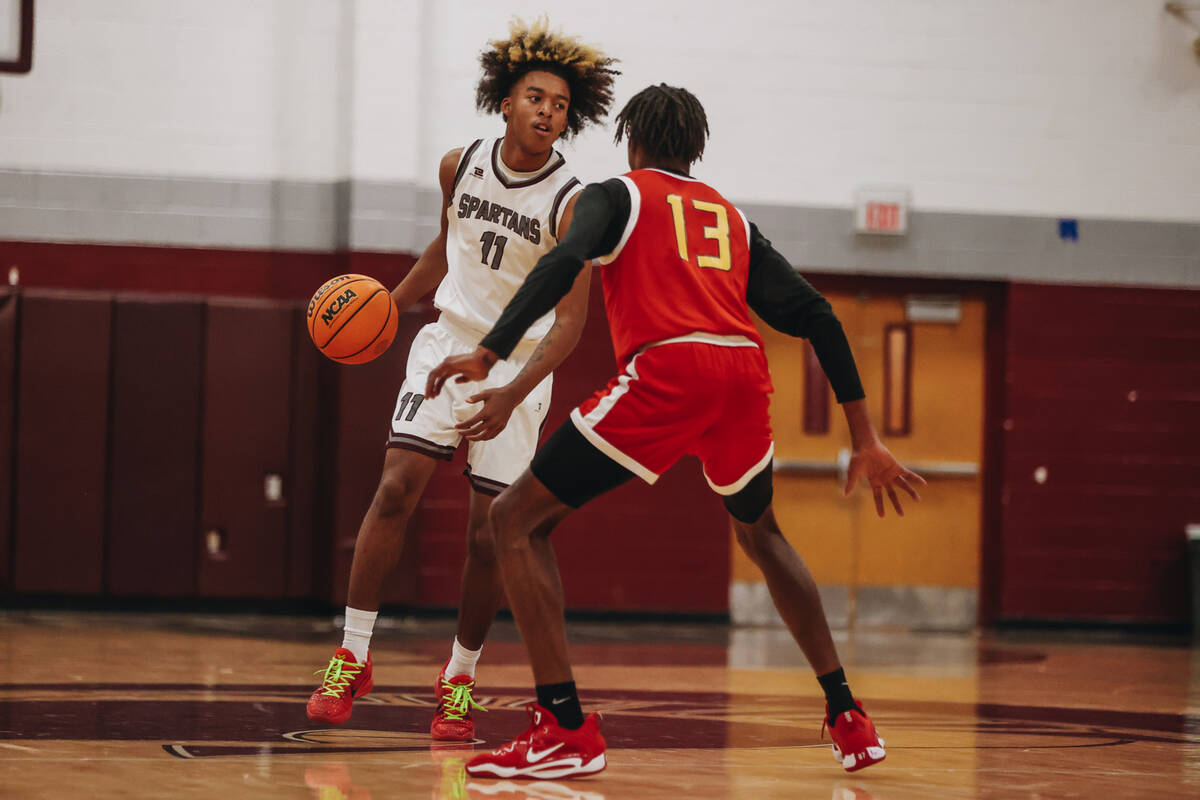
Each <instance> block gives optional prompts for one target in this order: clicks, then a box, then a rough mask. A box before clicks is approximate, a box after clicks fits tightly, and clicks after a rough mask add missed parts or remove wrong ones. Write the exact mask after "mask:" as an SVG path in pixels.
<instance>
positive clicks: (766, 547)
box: [733, 513, 783, 565]
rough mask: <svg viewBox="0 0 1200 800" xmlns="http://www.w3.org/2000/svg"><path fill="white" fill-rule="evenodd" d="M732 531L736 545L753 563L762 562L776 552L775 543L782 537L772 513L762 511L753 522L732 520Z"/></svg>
mask: <svg viewBox="0 0 1200 800" xmlns="http://www.w3.org/2000/svg"><path fill="white" fill-rule="evenodd" d="M733 528H734V532H735V533H736V535H737V542H738V546H740V547H741V548H742V552H744V553H745V554H746V556H747V557H748V558H749V559H750V560H751V561H753V562H754V563H755V564H760V565H761V564H762V563H763V561H764V559H768V558H770V557H771V554H772V553H775V552H777V548H776V545H778V544H779V543H780V541H781V540H782V539H783V532H782V531H780V530H779V526H778V525H777V524H776V523H775V516H774V515H773V514H766V513H763V514H761V515H760V516H759V518H758V519H757V520H755V521H754V522H741V521H739V520H737V519H734V521H733Z"/></svg>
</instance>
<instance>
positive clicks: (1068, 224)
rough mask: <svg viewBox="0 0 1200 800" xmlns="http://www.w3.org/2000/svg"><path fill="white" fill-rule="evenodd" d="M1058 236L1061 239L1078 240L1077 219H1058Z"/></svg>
mask: <svg viewBox="0 0 1200 800" xmlns="http://www.w3.org/2000/svg"><path fill="white" fill-rule="evenodd" d="M1058 238H1060V239H1062V240H1063V241H1067V240H1070V241H1072V242H1078V241H1079V220H1075V219H1060V220H1059V221H1058Z"/></svg>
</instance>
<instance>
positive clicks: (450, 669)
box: [446, 636, 483, 678]
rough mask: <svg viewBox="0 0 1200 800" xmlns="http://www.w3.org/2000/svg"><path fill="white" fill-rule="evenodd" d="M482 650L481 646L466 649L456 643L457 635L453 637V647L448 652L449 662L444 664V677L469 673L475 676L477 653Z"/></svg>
mask: <svg viewBox="0 0 1200 800" xmlns="http://www.w3.org/2000/svg"><path fill="white" fill-rule="evenodd" d="M482 652H483V648H482V647H480V648H479V649H478V650H468V649H467V648H465V647H463V646H462V645H461V644H459V643H458V637H457V636H455V637H454V649H453V650H452V651H451V653H450V663H449V664H447V665H446V677H447V678H453V677H456V676H458V675H470V676H471V677H472V678H474V677H475V662H476V661H478V660H479V654H480V653H482Z"/></svg>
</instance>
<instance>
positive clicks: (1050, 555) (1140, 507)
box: [999, 284, 1200, 622]
mask: <svg viewBox="0 0 1200 800" xmlns="http://www.w3.org/2000/svg"><path fill="white" fill-rule="evenodd" d="M1005 358H1006V362H1007V374H1006V376H1005V377H1006V381H1005V386H1006V392H1005V394H1006V397H1005V406H1006V409H1005V420H1006V421H1005V423H1004V429H1005V432H1004V442H1003V462H1004V466H1003V481H1002V483H1003V488H1002V497H1001V501H1002V506H1003V522H1002V542H1001V555H1000V558H1001V561H1002V577H1001V583H1002V587H1003V588H1002V591H1001V609H1000V614H999V616H1000V618H1001V619H1069V620H1104V621H1141V622H1181V621H1186V620H1187V619H1188V616H1189V600H1188V593H1187V592H1188V575H1187V561H1186V558H1187V551H1186V546H1185V542H1184V526H1185V525H1186V524H1187V523H1195V522H1200V292H1196V291H1171V290H1156V289H1133V288H1120V287H1112V288H1100V287H1076V286H1046V285H1036V284H1013V285H1012V286H1011V289H1010V293H1009V303H1008V315H1007V334H1006V354H1005ZM1039 467H1043V468H1045V470H1046V473H1045V482H1044V483H1039V482H1037V480H1036V479H1035V472H1036V470H1038V468H1039Z"/></svg>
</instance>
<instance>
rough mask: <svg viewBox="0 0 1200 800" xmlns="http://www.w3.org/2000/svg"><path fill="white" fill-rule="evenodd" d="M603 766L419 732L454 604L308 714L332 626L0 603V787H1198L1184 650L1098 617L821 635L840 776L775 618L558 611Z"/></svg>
mask: <svg viewBox="0 0 1200 800" xmlns="http://www.w3.org/2000/svg"><path fill="white" fill-rule="evenodd" d="M570 630H571V637H572V648H573V649H572V654H573V658H574V660H575V664H576V678H577V681H578V683H579V685H580V688H581V695H582V697H583V700H584V708H585V710H600V711H602V712H603V713H604V719H605V721H604V725H603V731H604V733H605V736H606V738H607V739H608V743H609V751H608V752H609V768H608V769H607V770H606V771H605V772H603V773H601V774H600V775H597V776H594V777H592V778H589V779H586V780H578V781H560V782H515V781H495V780H473V779H467V778H466V776H465V774H464V773H463V771H462V766H463V763H464V760H465V759H466V758H468V757H469V756H470V754H471V752H472V750H471V748H470V747H461V746H458V747H447V748H445V749H432V748H431V747H430V742H429V740H428V736H427V732H428V726H429V718H430V712H431V701H432V683H433V679H434V678H435V677H436V675H437V672H438V670H439V668H440V666H441V664H442V662H443V661H444V659H445V657H446V655H447V654H448V651H449V647H450V642H451V638H452V636H453V623H452V621H449V620H435V621H399V622H390V623H389V622H388V621H386V620H385V621H384V622H382V623H381V626H380V628H379V629H378V632H377V635H376V639H375V648H374V651H373V652H374V653H375V680H376V688H375V691H374V692H373V693H372V694H371V695H370V696H369V697H367V698H364V699H363V700H361V701H359V702H358V703H357V704H356V706H355V711H354V716H353V717H352V718H351V720H350V722H348V723H347V724H346V725H345V726H342V727H340V728H337V729H333V730H328V729H325V730H320V729H317V727H318V726H314V725H312V724H310V723H309V722H308V720H307V719H306V718H305V716H304V702H305V700H306V698H307V696H308V694H309V692H310V691H311V690H312V688H313V687H314V686H315V685H316V684H315V682H316V678H315V676H313V674H312V673H313V671H314V670H316V669H318V668H319V667H322V666H323V665H324V662H325V661H326V660H327V659H328V657H329V655H330V654H331V652H332V650H333V648H334V647H335V646H336V644H337V643H338V642H339V641H340V634H339V633H337V632H335V629H334V627H333V624H332V622H331V621H330V620H329V619H325V618H322V619H313V618H282V617H251V616H246V615H232V614H231V615H227V616H219V617H218V616H202V615H183V614H161V615H137V614H77V613H74V614H68V613H50V612H27V611H22V612H16V611H12V612H6V613H0V642H2V643H3V650H2V651H0V652H2V653H3V656H2V657H0V658H2V661H0V663H2V664H3V666H4V673H3V682H2V683H0V787H2V788H0V796H3V797H5V798H43V797H45V798H49V797H54V798H58V797H72V798H74V797H122V798H136V797H156V798H157V797H167V798H171V799H172V800H183V799H184V798H193V797H194V798H201V797H204V798H211V797H222V798H232V797H238V798H240V797H270V798H273V797H289V798H315V799H316V800H336V799H340V798H352V799H353V800H367V799H368V798H376V799H377V800H379V799H381V798H395V797H422V798H433V800H465V799H466V798H470V799H471V800H482V799H484V798H490V799H492V800H526V798H529V799H530V800H533V799H534V798H537V799H538V800H543V799H548V798H556V799H557V800H571V799H572V798H574V799H575V800H641V798H809V797H811V798H833V800H867V799H868V798H878V799H879V800H884V799H885V798H886V799H888V800H896V799H898V798H972V797H988V798H993V797H994V798H1002V797H1042V798H1052V797H1103V798H1118V797H1119V798H1130V797H1157V798H1163V797H1184V796H1191V797H1196V796H1200V747H1198V745H1200V657H1198V654H1200V650H1194V649H1192V647H1191V641H1190V640H1186V639H1179V638H1175V639H1150V638H1145V637H1143V638H1142V639H1140V640H1130V639H1129V638H1128V637H1117V636H1115V635H1113V634H1102V633H1101V634H1063V633H1053V634H1030V633H1020V634H1017V633H1009V634H1000V635H983V636H978V635H969V636H948V635H931V634H912V633H906V632H885V633H861V632H860V633H857V634H853V635H840V636H839V637H838V646H839V649H840V651H841V654H842V659H843V662H844V663H845V664H846V668H847V672H848V673H849V675H850V679H851V683H852V685H853V686H854V687H855V689H856V692H857V693H858V695H859V696H860V697H861V698H863V700H864V702H865V704H866V706H867V709H868V711H870V712H871V713H872V715H873V716H874V718H875V720H876V722H877V725H878V727H879V729H880V733H881V735H883V736H884V738H885V739H886V740H887V749H888V757H887V760H886V761H885V762H884V763H882V764H879V765H876V766H874V767H871V768H869V769H867V770H865V771H863V772H859V773H856V774H854V775H848V774H846V773H845V772H843V771H842V769H841V768H840V767H839V766H838V765H837V764H836V763H835V762H834V760H833V758H832V756H831V755H830V751H829V744H828V741H825V742H822V739H821V724H820V715H821V709H822V702H821V700H820V693H819V690H818V687H817V684H816V681H814V680H813V678H812V676H811V674H810V673H809V671H808V667H807V666H806V664H805V663H804V661H803V659H802V657H801V656H800V655H799V653H798V651H797V650H796V648H795V646H794V645H792V644H791V641H790V639H788V638H787V636H786V634H782V633H779V632H775V631H767V630H733V629H729V628H726V627H723V626H699V625H662V624H654V625H652V624H635V625H625V624H622V625H617V624H599V623H576V624H572V625H571V626H570ZM478 678H479V681H480V684H479V690H478V694H479V696H480V699H482V700H483V701H484V702H485V703H486V705H487V706H488V708H489V709H490V711H489V712H488V713H486V714H478V715H477V716H478V727H477V731H478V735H479V737H480V739H482V741H481V742H480V743H478V744H477V745H476V747H478V748H481V749H484V748H490V747H494V746H496V745H497V744H499V743H502V742H504V741H507V740H508V739H509V738H511V737H512V736H514V735H516V734H518V733H520V732H521V731H523V730H524V729H525V722H526V716H525V714H524V712H523V711H522V710H521V707H522V704H523V703H524V702H526V701H527V699H528V698H529V697H530V696H531V686H530V676H529V672H528V669H527V667H526V666H525V659H524V651H523V650H522V648H521V645H520V643H519V642H518V641H517V638H516V636H515V633H514V631H513V628H512V625H511V624H510V623H503V622H502V623H497V626H496V629H495V630H494V631H493V635H492V638H491V640H490V642H489V644H488V645H487V646H485V648H484V655H483V660H482V662H481V665H480V667H479V672H478Z"/></svg>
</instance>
